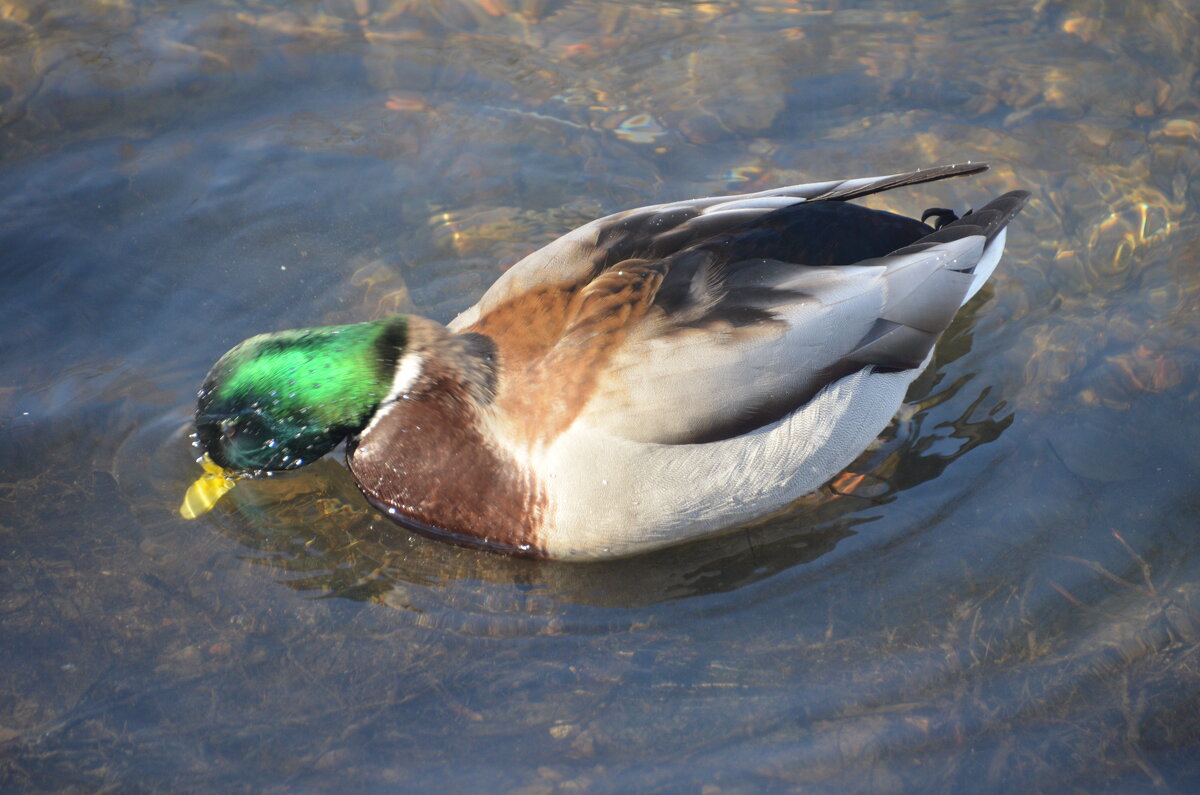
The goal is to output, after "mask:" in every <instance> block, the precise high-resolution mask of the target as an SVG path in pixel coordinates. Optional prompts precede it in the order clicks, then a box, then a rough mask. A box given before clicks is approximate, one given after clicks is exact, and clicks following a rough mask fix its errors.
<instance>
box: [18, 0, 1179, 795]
mask: <svg viewBox="0 0 1200 795" xmlns="http://www.w3.org/2000/svg"><path fill="white" fill-rule="evenodd" d="M1198 50H1200V21H1198V19H1197V11H1196V9H1195V7H1194V6H1193V5H1192V4H1188V3H1184V2H1182V1H1180V2H1131V3H1124V4H1118V3H1100V2H1087V1H1086V0H1069V1H1067V2H1038V3H1034V2H1027V3H1013V2H992V3H988V4H979V3H967V2H957V3H949V4H946V3H932V2H920V3H908V4H900V3H852V2H812V3H804V2H787V1H786V0H753V1H752V2H745V3H739V2H712V3H648V2H641V3H585V2H556V1H555V0H543V1H542V2H539V1H538V0H529V2H521V0H442V1H441V2H436V1H435V0H410V1H409V2H384V1H383V0H329V2H324V3H319V2H283V0H273V1H267V0H241V1H240V2H236V1H234V0H203V1H201V2H189V3H166V2H161V3H155V2H149V1H148V0H119V1H118V2H101V1H100V0H72V1H71V2H66V0H64V1H63V2H33V1H32V0H28V1H27V0H0V318H2V321H3V324H4V325H3V329H4V330H3V332H2V333H0V790H4V791H31V792H57V791H62V790H65V789H68V788H74V789H75V790H76V791H98V790H106V791H120V792H138V791H204V792H323V791H324V792H327V791H355V792H357V791H374V792H392V791H404V792H429V791H461V792H485V791H488V792H490V791H507V792H519V793H527V794H528V795H533V793H555V792H580V791H583V792H635V791H668V792H699V793H705V795H720V794H722V793H742V792H756V791H829V792H846V791H879V792H891V791H903V790H910V791H911V790H916V791H954V792H958V791H1028V790H1031V789H1033V790H1042V791H1045V790H1050V789H1054V788H1059V787H1066V788H1068V789H1071V790H1096V789H1103V790H1110V791H1122V792H1127V791H1140V790H1150V789H1155V788H1162V789H1166V790H1176V791H1196V790H1197V789H1200V540H1198V537H1197V526H1198V524H1200V523H1198V521H1197V519H1198V516H1200V489H1198V488H1197V483H1198V480H1200V478H1198V476H1197V471H1198V468H1200V424H1198V422H1197V421H1198V419H1200V386H1198V383H1197V375H1198V373H1200V263H1198V261H1197V260H1198V258H1200V225H1198V221H1197V215H1196V205H1197V202H1198V200H1200V193H1198V190H1200V189H1198V188H1197V186H1198V185H1200V146H1198V144H1200V77H1198V75H1200V72H1198V65H1200V51H1198ZM964 160H987V161H990V162H991V163H992V164H993V169H992V170H991V171H990V172H988V173H987V174H985V175H982V176H980V177H975V178H971V179H962V180H954V181H950V182H946V183H941V184H937V185H930V186H922V187H921V188H917V189H910V190H906V191H901V192H897V193H894V194H888V195H886V196H883V197H880V198H879V199H878V200H876V201H875V204H876V206H881V207H887V208H890V209H897V210H901V211H906V212H920V211H921V210H922V209H924V208H925V207H928V206H935V205H936V206H952V207H957V208H960V209H962V208H965V207H969V206H971V205H972V204H976V205H977V204H979V203H982V202H983V201H984V200H986V199H987V198H990V197H991V196H994V195H997V194H999V193H1001V192H1003V191H1005V190H1008V189H1012V188H1017V187H1022V188H1026V189H1028V190H1030V191H1032V193H1033V198H1032V200H1031V202H1030V204H1029V206H1028V207H1027V208H1026V210H1025V212H1024V213H1023V214H1022V215H1021V216H1020V217H1019V218H1018V219H1017V220H1016V222H1015V223H1014V225H1013V228H1012V232H1011V234H1010V236H1009V251H1008V255H1007V257H1006V259H1005V260H1004V262H1003V263H1002V264H1001V266H1000V268H999V270H998V271H997V274H996V276H995V278H994V279H993V282H992V284H991V286H989V288H987V289H985V290H984V291H983V292H982V293H981V294H980V296H979V297H978V298H977V299H976V300H975V301H974V302H973V303H972V304H971V305H970V306H969V307H968V309H967V311H965V312H964V313H963V314H962V315H961V316H960V318H959V319H958V320H957V321H956V323H955V325H954V326H953V328H952V329H951V331H950V332H949V333H948V335H947V336H946V338H945V339H944V340H943V341H942V343H941V346H940V348H939V351H938V355H937V360H936V361H935V364H934V366H933V367H932V368H931V369H930V371H929V372H928V373H927V374H926V375H925V376H924V377H922V379H921V380H920V381H919V382H918V383H917V384H916V385H915V386H914V389H913V392H912V393H911V394H910V399H911V403H910V405H909V406H908V407H906V409H905V411H904V412H903V413H902V415H901V416H900V418H899V419H898V421H897V422H896V423H894V424H893V426H892V427H891V428H889V430H888V432H887V433H886V434H885V436H884V437H883V439H882V440H881V442H880V444H879V445H878V446H876V447H875V448H874V449H872V450H871V451H869V452H868V453H866V454H865V455H864V457H863V458H862V459H860V460H859V461H858V462H856V464H855V465H854V467H852V469H853V471H854V472H856V473H858V474H862V475H864V476H865V477H864V479H863V480H862V482H861V483H859V484H858V485H857V487H856V488H854V489H853V491H852V493H851V494H850V495H848V496H838V495H836V494H834V493H833V492H832V491H830V490H826V491H825V492H823V493H822V494H820V495H816V496H814V497H812V498H809V499H806V500H804V501H802V502H801V503H800V504H797V505H796V506H793V507H792V508H790V509H789V510H787V511H785V512H784V513H782V514H780V515H778V516H774V517H771V518H769V519H768V520H765V521H764V522H761V523H759V524H758V525H756V526H754V527H752V528H750V529H747V530H742V531H739V532H737V533H734V534H732V535H729V536H726V537H724V538H720V539H716V540H713V541H709V542H705V543H698V544H693V545H689V546H686V547H682V548H678V549H674V550H668V551H665V552H662V553H659V554H655V555H651V556H646V557H642V558H636V559H631V560H627V561H621V562H616V563H611V564H605V565H593V566H564V565H557V564H552V563H538V562H531V561H520V560H510V559H506V558H501V557H497V556H495V555H491V554H489V553H484V552H478V551H471V550H464V549H459V548H455V547H450V546H447V545H444V544H440V543H437V542H433V541H430V540H427V539H424V538H421V537H416V536H412V535H410V534H409V533H407V532H405V531H403V530H400V529H399V528H396V527H395V526H393V525H391V524H390V523H389V522H387V521H386V520H383V519H380V518H379V517H378V516H377V515H376V514H375V512H374V511H372V510H371V509H370V508H369V507H368V506H367V505H366V504H365V502H364V501H363V499H362V498H361V497H360V496H359V494H358V492H357V490H356V489H355V488H354V485H353V482H352V481H351V480H350V478H349V476H348V475H347V473H346V472H345V469H344V468H343V467H342V466H341V465H340V463H338V462H336V461H334V460H330V461H325V462H321V463H320V464H318V465H315V466H313V467H311V468H309V469H306V470H305V471H303V472H301V473H299V474H297V475H295V476H291V477H286V478H277V479H275V480H272V481H269V482H255V483H250V484H245V485H243V486H240V487H239V488H238V489H236V490H235V492H234V493H233V494H231V495H230V496H229V497H228V498H226V499H225V500H224V501H223V502H222V503H221V504H220V505H219V506H218V507H217V508H216V510H214V511H213V512H212V513H211V514H209V515H207V516H205V517H204V518H202V519H201V520H199V521H195V522H187V521H184V520H183V519H181V518H179V516H178V515H177V513H176V509H177V507H178V505H179V502H180V500H181V499H182V496H183V492H184V489H185V488H186V487H187V485H188V483H189V482H190V481H191V480H192V479H193V478H194V477H195V476H196V475H197V474H198V472H199V469H198V468H197V467H196V465H195V463H194V461H193V458H194V455H195V452H194V450H193V449H192V448H191V447H190V446H189V445H188V441H187V438H186V434H187V430H188V429H187V423H188V420H189V418H190V414H191V411H192V407H193V401H194V397H195V390H196V388H197V386H198V384H199V382H200V380H201V379H202V377H203V376H204V374H205V372H206V370H207V368H208V366H209V365H210V364H211V363H212V361H213V360H214V359H215V358H216V357H217V356H219V355H220V354H221V353H222V352H223V351H224V350H225V349H226V348H228V347H229V346H230V345H232V344H234V343H236V342H237V341H239V340H241V339H242V338H244V337H246V336H248V335H251V334H254V333H258V332H261V331H265V330H273V329H279V328H288V327H294V326H310V325H319V324H325V323H345V322H355V321H358V320H362V319H366V318H370V317H377V316H380V315H383V314H388V313H392V312H398V311H400V312H404V311H409V312H419V313H421V314H424V315H426V316H429V317H432V318H434V319H437V320H441V321H446V320H449V319H450V318H451V317H453V316H454V314H455V313H456V312H458V311H460V310H461V309H463V308H465V307H467V306H469V305H470V304H471V303H473V302H474V301H475V299H477V298H478V297H479V295H480V294H481V293H482V291H483V290H484V289H485V288H486V286H487V285H488V284H490V283H491V281H492V280H493V279H495V277H496V276H497V275H498V274H500V273H501V272H502V271H503V269H504V268H505V267H506V266H507V265H508V264H510V263H512V262H513V261H515V260H516V259H517V258H519V257H520V256H521V255H523V254H524V253H526V252H528V251H529V250H531V249H532V248H534V247H536V246H538V245H539V244H541V243H544V242H546V241H548V240H550V239H552V238H553V237H555V236H556V235H557V234H559V233H561V232H563V231H566V230H568V229H570V228H572V227H574V226H576V225H578V224H579V223H582V222H584V221H586V220H589V219H590V218H592V217H595V216H597V215H600V214H603V213H606V212H610V211H615V210H618V209H623V208H626V207H632V206H639V205H643V204H648V203H652V202H658V201H665V200H670V199H678V198H684V197H689V196H696V195H710V194H714V193H727V192H737V191H744V190H748V189H757V188H761V187H768V186H775V185H780V184H786V183H789V182H797V181H808V180H815V179H825V178H834V177H848V176H862V175H871V174H878V173H888V172H894V171H899V170H906V169H909V168H915V167H919V166H928V165H933V164H937V163H943V162H957V161H964Z"/></svg>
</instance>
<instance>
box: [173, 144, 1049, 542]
mask: <svg viewBox="0 0 1200 795" xmlns="http://www.w3.org/2000/svg"><path fill="white" fill-rule="evenodd" d="M986 168H987V166H986V165H985V164H982V163H975V164H965V165H952V166H941V167H937V168H931V169H925V170H919V171H913V172H910V173H906V174H892V175H888V176H882V177H868V178H864V179H849V180H835V181H831V182H819V183H813V184H807V185H793V186H790V187H786V188H777V189H774V190H767V191H762V192H759V193H748V194H743V195H739V196H726V197H719V198H705V199H694V200H691V201H681V202H673V203H670V204H660V205H655V206H651V207H642V208H639V209H635V210H627V211H625V212H621V213H617V214H615V215H610V216H608V217H606V218H601V219H599V220H597V221H593V222H591V223H589V224H586V225H585V226H582V227H580V228H578V229H576V230H575V231H573V232H570V233H568V234H566V235H564V236H563V237H561V238H559V239H558V240H556V241H554V242H553V243H551V244H549V245H548V246H546V247H545V248H543V249H541V250H540V251H537V252H534V253H533V254H530V255H529V256H528V257H526V258H525V259H523V260H521V261H520V262H518V263H517V264H516V265H514V266H513V267H512V268H511V269H510V270H508V271H507V272H506V273H505V274H504V275H503V276H501V277H500V279H499V280H498V281H497V282H496V283H495V284H494V285H493V286H492V287H491V289H489V290H488V291H487V292H486V293H485V294H484V295H483V297H482V298H481V299H480V300H479V302H478V303H477V304H475V305H474V306H472V307H471V308H470V309H468V310H466V311H465V312H463V313H462V314H461V315H459V316H458V317H457V318H455V319H454V321H453V322H451V323H450V324H449V325H448V326H443V325H441V324H439V323H435V322H433V321H431V320H426V319H424V318H420V317H415V316H395V317H387V318H383V319H380V320H372V321H369V322H366V323H358V324H354V325H347V326H326V327H321V328H309V329H298V330H292V331H281V332H276V333H272V334H263V335H260V336H256V337H251V338H250V339H248V340H246V341H245V342H243V343H241V344H240V345H238V346H237V347H235V348H233V349H232V350H230V351H229V352H228V353H226V354H225V355H224V356H222V357H221V359H220V360H219V361H218V362H217V363H216V365H214V366H213V368H212V370H211V371H210V372H209V374H208V377H207V378H206V379H205V380H204V384H203V386H202V388H201V389H200V393H199V405H198V408H197V410H196V435H197V439H198V444H199V445H200V446H201V447H202V448H203V450H204V451H205V454H206V458H205V460H204V464H205V466H206V470H207V474H206V475H204V476H202V478H201V479H200V481H197V484H196V485H195V486H193V489H192V492H191V493H189V497H188V500H185V504H184V507H183V509H182V510H183V512H184V513H185V515H196V514H198V513H200V512H202V511H203V510H204V509H206V508H208V507H211V503H212V502H215V499H216V497H219V495H220V493H221V492H223V491H224V490H227V489H228V488H229V487H231V486H232V484H233V482H234V480H235V479H236V478H238V477H243V476H247V475H256V474H263V473H273V472H279V471H283V470H292V469H296V468H298V467H301V466H304V465H305V464H308V463H310V462H312V461H314V460H316V459H317V458H320V457H321V456H323V455H325V454H326V453H328V452H329V451H331V450H332V449H333V448H334V447H335V446H336V445H338V444H339V443H340V442H342V441H345V442H346V443H347V446H346V449H347V461H348V464H349V468H350V471H351V473H352V474H353V475H354V478H355V479H356V480H357V482H358V484H359V487H360V488H361V489H362V492H363V494H364V495H366V497H367V499H368V500H369V501H370V502H371V503H372V504H373V505H375V506H376V507H377V508H378V509H379V510H381V511H383V512H384V513H386V514H387V515H388V516H389V517H391V518H393V519H395V520H396V521H398V522H400V523H401V524H403V525H405V526H408V527H410V528H413V529H415V530H418V531H421V532H425V533H429V534H432V535H436V536H439V537H442V538H445V539H449V540H452V541H456V542H459V543H465V544H472V545H478V546H483V547H487V548H490V549H492V550H498V551H504V552H509V553H515V554H521V555H528V556H533V557H546V558H554V559H564V560H582V559H596V558H605V557H618V556H624V555H631V554H635V553H640V552H643V551H646V550H651V549H655V548H659V547H664V546H667V545H670V544H676V543H680V542H683V541H688V540H692V539H696V538H699V537H702V536H705V535H709V534H714V533H718V532H720V531H721V530H723V529H727V528H730V527H733V526H736V525H738V524H739V523H745V522H746V521H747V520H749V519H752V518H755V517H758V516H761V515H764V514H766V513H769V512H771V511H774V510H776V509H779V508H780V507H782V506H784V505H786V504H787V503H789V502H791V501H793V500H795V499H797V498H799V497H801V496H803V495H805V494H807V493H809V492H811V491H813V490H815V489H817V488H818V487H820V486H821V484H823V483H824V482H826V481H827V480H829V479H830V478H831V477H833V476H835V475H836V474H838V472H839V471H840V470H842V469H843V468H844V467H846V466H847V465H848V464H849V463H850V462H851V461H852V460H853V459H854V458H855V457H856V456H857V455H858V454H859V453H860V452H862V451H863V450H864V449H865V448H866V447H867V445H868V444H870V442H871V441H872V440H873V439H874V438H875V437H876V436H877V435H878V434H879V433H880V431H882V430H883V429H884V427H885V426H886V425H887V423H888V421H889V420H890V419H891V417H892V415H894V414H895V413H896V411H897V409H898V408H899V406H900V404H901V401H902V400H903V398H904V394H905V391H906V390H907V388H908V386H909V384H910V383H912V381H913V379H914V378H916V376H917V375H918V374H919V373H920V372H921V371H922V370H923V369H924V368H925V367H926V366H927V365H928V364H929V361H930V358H931V355H932V350H933V346H934V343H936V342H937V340H938V337H939V336H940V335H941V334H942V332H944V331H945V330H946V327H947V326H949V324H950V321H951V320H952V319H953V318H954V315H955V313H956V312H957V311H958V310H959V308H960V307H962V305H963V304H965V303H966V302H967V301H968V300H969V299H970V298H971V297H972V296H973V295H975V293H976V292H978V290H979V288H980V287H981V286H982V285H983V283H984V282H985V281H986V280H987V278H988V276H989V275H990V274H991V273H992V271H993V269H994V268H995V267H996V263H997V261H998V260H999V259H1000V255H1001V252H1002V251H1003V248H1004V238H1005V227H1006V225H1007V224H1008V222H1009V221H1010V220H1011V219H1012V218H1013V216H1014V215H1016V213H1017V212H1018V211H1019V210H1020V209H1021V207H1022V205H1024V203H1025V201H1026V199H1027V198H1028V194H1027V193H1026V192H1024V191H1013V192H1011V193H1006V194H1005V195H1003V196H1000V197H999V198H997V199H994V200H992V201H990V202H988V203H987V204H986V205H985V206H983V207H982V208H981V209H979V210H975V211H973V212H968V213H966V214H965V215H964V216H962V217H961V218H959V217H957V216H956V215H955V214H954V213H953V212H951V211H950V210H945V209H939V208H934V209H931V210H928V211H926V213H925V214H924V215H923V216H922V217H921V219H920V220H917V219H914V218H907V217H904V216H900V215H896V214H893V213H888V212H882V211H879V210H872V209H867V208H865V207H861V206H858V205H855V204H851V203H849V200H851V199H856V198H859V197H862V196H867V195H869V194H872V193H878V192H880V191H885V190H890V189H892V188H897V187H901V186H904V185H915V184H918V183H923V182H931V181H934V180H939V179H943V178H946V177H952V176H960V175H967V174H975V173H978V172H980V171H983V170H985V169H986ZM931 218H932V219H933V225H928V224H926V223H925V221H926V220H928V219H931ZM189 500H190V501H191V504H190V506H189Z"/></svg>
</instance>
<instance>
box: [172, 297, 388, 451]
mask: <svg viewBox="0 0 1200 795" xmlns="http://www.w3.org/2000/svg"><path fill="white" fill-rule="evenodd" d="M407 328H408V326H407V322H406V320H405V318H404V317H403V316H399V317H391V318H385V319H383V320H374V321H371V322H369V323H357V324H355V325H352V326H324V327H321V328H308V329H295V330H292V331H280V332H277V333H274V334H261V335H259V336H257V337H251V338H250V339H248V340H246V341H245V342H243V343H241V344H240V345H238V346H236V347H235V348H233V349H232V350H230V351H229V352H228V353H226V354H225V355H224V356H222V357H221V358H220V359H219V360H218V361H217V363H216V364H215V365H213V368H212V370H211V371H209V374H208V377H207V378H205V379H204V385H203V386H202V387H201V388H200V401H199V404H198V406H197V408H196V432H197V435H198V437H199V439H200V445H201V446H202V447H203V448H204V450H205V452H207V453H208V455H209V457H211V458H212V460H213V461H215V462H216V463H217V464H219V465H220V466H222V467H225V468H226V469H228V470H233V471H235V472H273V471H280V470H287V469H295V468H297V467H300V466H303V465H304V464H308V463H311V462H313V461H315V460H317V459H318V458H320V457H321V456H323V455H325V453H328V452H329V451H330V450H332V449H333V448H334V447H336V446H337V444H338V443H339V442H341V441H342V440H343V439H345V438H346V437H347V436H349V435H351V434H354V433H357V432H358V431H360V430H362V429H363V427H364V426H366V424H367V423H368V422H369V421H370V419H371V415H372V414H374V412H375V409H376V408H378V406H379V404H380V403H381V402H382V401H383V399H384V398H385V397H386V396H387V393H388V389H389V388H390V387H391V383H392V374H393V371H394V370H395V368H396V362H397V361H398V360H399V358H400V356H401V355H402V354H403V352H404V348H405V345H406V342H407V336H408V335H407Z"/></svg>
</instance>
